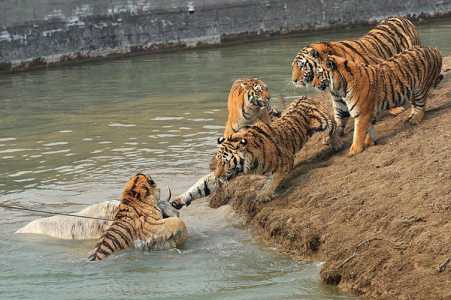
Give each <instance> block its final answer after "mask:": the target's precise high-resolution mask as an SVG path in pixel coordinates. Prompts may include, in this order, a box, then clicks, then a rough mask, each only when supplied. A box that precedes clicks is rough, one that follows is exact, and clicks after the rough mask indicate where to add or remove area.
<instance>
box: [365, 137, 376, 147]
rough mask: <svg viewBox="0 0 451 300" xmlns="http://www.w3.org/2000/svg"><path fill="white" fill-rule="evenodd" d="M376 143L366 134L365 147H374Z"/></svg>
mask: <svg viewBox="0 0 451 300" xmlns="http://www.w3.org/2000/svg"><path fill="white" fill-rule="evenodd" d="M376 144H377V143H376V141H374V140H373V139H372V138H371V135H369V134H367V135H366V137H365V146H373V145H376Z"/></svg>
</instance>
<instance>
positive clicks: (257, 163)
mask: <svg viewBox="0 0 451 300" xmlns="http://www.w3.org/2000/svg"><path fill="white" fill-rule="evenodd" d="M335 130H336V124H335V121H334V120H333V118H331V117H330V115H329V114H328V110H327V108H326V107H325V106H323V105H321V104H320V103H319V102H317V101H314V100H311V99H309V98H307V97H300V98H299V99H298V100H295V101H293V102H292V103H291V104H290V105H288V107H287V108H286V109H285V110H284V112H283V113H282V116H281V117H280V118H277V119H275V120H274V121H273V122H272V123H271V125H268V124H266V123H264V122H257V123H256V124H255V125H253V126H248V127H245V128H243V129H241V130H240V131H239V132H237V133H235V134H233V135H232V136H230V137H220V138H219V139H218V144H219V149H218V151H217V153H216V159H215V161H216V165H215V168H214V171H213V172H212V173H210V174H208V175H206V176H204V177H202V178H201V179H200V180H199V181H198V182H197V183H196V184H194V185H193V186H192V187H191V188H190V189H188V191H187V192H185V193H184V194H182V195H180V196H178V197H176V198H175V199H174V200H173V201H172V205H173V206H174V207H175V208H177V209H180V208H181V207H183V206H184V205H188V204H189V203H190V202H191V201H192V200H194V199H197V198H202V197H205V196H208V195H209V194H211V193H212V192H214V191H215V190H216V188H217V187H218V185H221V184H223V183H226V182H228V181H229V180H231V179H232V178H234V177H236V176H238V175H242V174H261V175H269V176H270V180H269V181H268V182H267V183H266V184H265V187H264V188H263V191H262V192H261V193H260V194H259V195H257V198H258V199H259V200H261V201H268V200H270V199H271V198H272V196H273V193H274V191H275V190H276V188H277V187H278V186H279V185H280V183H281V182H282V181H283V180H284V179H285V178H286V176H287V175H288V173H289V172H290V171H291V170H292V169H293V165H294V159H295V155H296V153H297V152H299V151H300V150H301V149H302V147H303V145H304V144H305V143H306V142H307V140H308V139H309V137H310V136H311V135H313V134H314V133H315V132H319V131H325V132H326V133H327V135H328V136H329V137H330V139H331V141H332V143H331V146H332V147H333V148H334V149H337V148H338V147H340V144H339V140H337V139H336V137H335Z"/></svg>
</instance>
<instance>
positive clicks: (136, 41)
mask: <svg viewBox="0 0 451 300" xmlns="http://www.w3.org/2000/svg"><path fill="white" fill-rule="evenodd" d="M450 12H451V0H439V1H432V0H429V1H428V0H391V1H374V0H364V1H361V0H281V1H277V0H191V1H185V0H128V1H125V0H2V1H0V70H3V71H17V70H26V69H30V68H33V67H40V66H47V65H50V64H57V63H64V62H68V61H80V60H86V59H93V58H101V57H109V56H117V55H128V54H136V53H149V52H153V51H159V50H162V49H166V48H183V47H196V46H202V45H209V44H220V43H224V42H227V41H230V40H234V39H238V38H249V37H258V36H266V35H270V34H285V33H289V32H299V31H307V30H312V29H318V28H328V27H333V26H343V25H349V24H357V23H359V24H364V23H370V22H374V21H376V20H378V19H381V18H384V17H387V16H392V15H411V16H424V17H428V16H439V15H444V14H448V13H450Z"/></svg>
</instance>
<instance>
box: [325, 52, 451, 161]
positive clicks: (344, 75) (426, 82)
mask: <svg viewBox="0 0 451 300" xmlns="http://www.w3.org/2000/svg"><path fill="white" fill-rule="evenodd" d="M441 67H442V56H441V54H440V52H439V50H437V49H435V48H412V49H409V50H405V51H404V52H402V53H400V54H397V55H395V56H394V57H392V58H390V59H388V60H386V61H385V62H383V63H381V64H377V65H363V64H358V63H355V62H352V61H348V60H346V59H345V58H343V57H338V56H329V57H328V59H327V60H326V62H325V63H323V64H322V68H323V69H324V70H325V72H326V73H327V75H328V77H329V82H330V91H331V93H333V94H334V95H337V96H338V97H342V98H343V99H344V101H345V104H346V108H347V109H348V111H349V113H350V115H351V116H352V117H353V118H355V121H354V137H353V142H352V146H351V149H350V151H349V155H354V154H357V153H360V152H362V151H363V149H364V145H371V144H373V143H375V141H376V132H375V129H374V127H373V124H374V122H375V118H376V117H377V115H378V114H379V113H380V112H381V111H383V110H386V109H389V108H391V107H397V106H402V105H404V104H405V103H406V102H407V101H409V102H410V103H411V105H412V107H411V113H410V116H409V119H408V120H409V121H410V123H412V124H414V125H415V124H418V123H420V122H421V120H422V119H423V116H424V110H425V105H426V98H427V96H428V93H429V90H430V89H431V88H432V87H435V86H436V85H437V84H438V83H439V82H440V80H441V79H442V78H443V76H442V75H441V74H440V71H441Z"/></svg>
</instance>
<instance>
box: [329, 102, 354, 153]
mask: <svg viewBox="0 0 451 300" xmlns="http://www.w3.org/2000/svg"><path fill="white" fill-rule="evenodd" d="M332 108H333V112H334V119H335V124H336V129H335V137H334V138H333V139H332V138H331V135H328V136H326V137H325V138H324V139H323V144H325V145H331V146H332V148H333V149H334V150H337V149H338V148H340V146H341V144H342V142H341V140H340V139H339V137H342V136H343V135H344V132H345V127H346V124H347V123H348V119H349V117H350V114H349V111H348V107H347V106H346V103H345V102H344V101H343V99H342V98H338V97H335V96H333V97H332ZM334 143H335V144H336V145H334Z"/></svg>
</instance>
